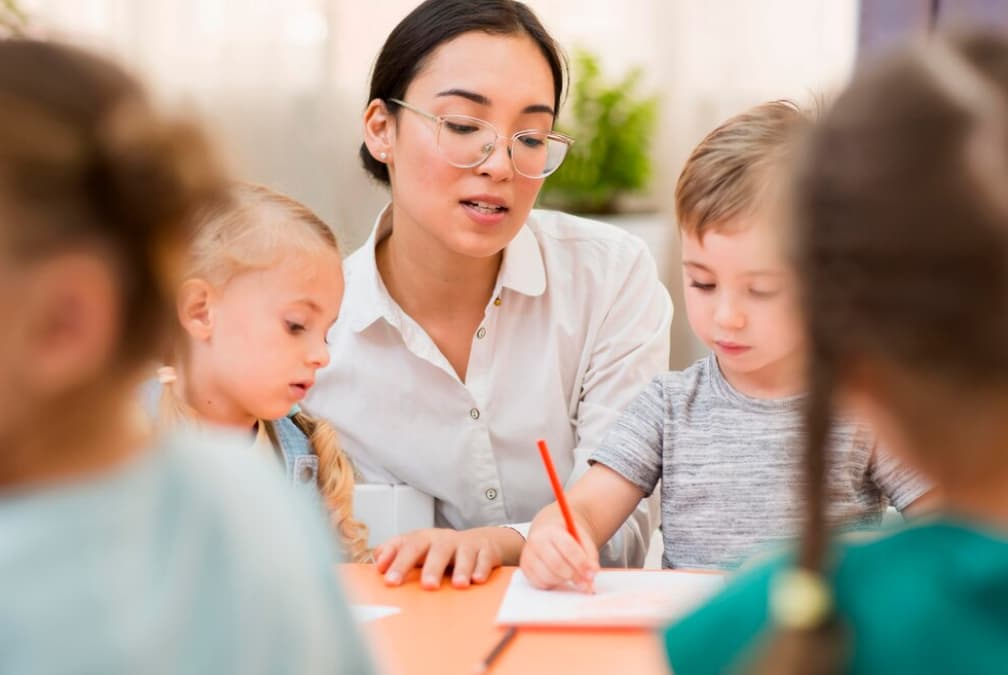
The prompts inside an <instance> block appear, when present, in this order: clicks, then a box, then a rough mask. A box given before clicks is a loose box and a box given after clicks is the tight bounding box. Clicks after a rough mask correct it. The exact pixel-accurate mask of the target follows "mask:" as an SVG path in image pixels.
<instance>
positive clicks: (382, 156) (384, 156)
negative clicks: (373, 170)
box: [378, 152, 388, 162]
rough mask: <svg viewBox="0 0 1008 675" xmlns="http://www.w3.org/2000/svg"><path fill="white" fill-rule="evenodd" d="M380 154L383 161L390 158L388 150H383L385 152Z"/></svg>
mask: <svg viewBox="0 0 1008 675" xmlns="http://www.w3.org/2000/svg"><path fill="white" fill-rule="evenodd" d="M378 156H379V157H380V158H381V161H383V162H384V161H385V160H386V159H388V153H387V152H383V153H381V154H380V155H378Z"/></svg>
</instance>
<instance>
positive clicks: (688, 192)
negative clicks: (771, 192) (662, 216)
mask: <svg viewBox="0 0 1008 675" xmlns="http://www.w3.org/2000/svg"><path fill="white" fill-rule="evenodd" d="M811 118H812V114H811V113H808V112H805V111H803V110H802V109H801V108H799V107H798V106H797V105H796V104H795V103H793V102H791V101H785V100H780V101H771V102H769V103H763V104H760V105H758V106H756V107H754V108H750V109H749V110H747V111H745V112H744V113H741V114H739V115H736V116H734V117H732V118H731V119H729V120H727V121H726V122H724V123H723V124H721V125H720V126H719V127H718V128H716V129H714V131H712V132H710V133H709V134H707V136H706V137H705V138H704V139H703V140H702V141H700V143H699V144H698V145H697V146H696V148H694V149H693V152H692V153H690V156H689V159H687V160H686V164H685V165H684V166H683V170H682V173H681V174H679V182H678V183H677V184H676V190H675V209H676V220H677V221H678V223H679V228H680V230H681V231H682V232H683V233H684V234H687V235H689V236H693V237H696V238H697V239H699V240H701V241H702V240H703V237H704V234H706V233H707V232H708V231H709V230H710V229H712V228H719V227H723V226H724V225H725V223H727V222H728V221H730V220H732V219H734V218H737V217H739V216H745V215H749V214H750V213H751V212H752V211H753V210H754V209H755V208H758V207H759V205H760V203H761V201H762V200H761V199H760V194H761V192H762V191H763V189H764V188H765V187H766V182H767V171H768V169H770V168H773V167H776V166H778V165H779V163H780V161H781V159H782V157H783V156H785V155H787V151H788V150H789V149H790V148H791V147H792V146H793V141H794V140H795V138H796V137H797V135H798V132H799V131H801V130H803V129H805V128H806V127H807V126H808V124H809V122H810V121H811Z"/></svg>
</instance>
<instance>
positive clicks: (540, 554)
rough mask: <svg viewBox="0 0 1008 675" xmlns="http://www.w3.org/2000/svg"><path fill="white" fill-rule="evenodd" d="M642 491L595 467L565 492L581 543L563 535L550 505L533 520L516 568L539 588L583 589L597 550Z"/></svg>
mask: <svg viewBox="0 0 1008 675" xmlns="http://www.w3.org/2000/svg"><path fill="white" fill-rule="evenodd" d="M644 496H645V495H644V492H643V490H641V489H640V488H639V487H637V486H636V485H635V484H634V483H632V482H630V481H629V480H627V479H626V478H624V477H623V476H621V475H620V474H618V473H616V472H615V471H613V470H612V469H610V468H608V467H606V466H604V465H602V464H594V465H592V467H591V468H589V469H588V471H587V472H586V473H585V475H584V476H582V477H581V478H580V479H579V480H578V481H577V482H576V483H575V484H574V485H573V487H571V489H570V490H568V491H567V501H568V503H569V505H570V509H571V516H572V517H573V519H574V524H575V528H576V529H577V533H578V537H579V538H580V539H581V544H578V542H577V541H576V540H575V539H574V538H573V537H572V536H571V535H570V533H569V532H568V531H567V527H566V524H565V522H564V519H563V515H562V514H561V513H560V509H559V507H558V506H557V504H556V503H555V502H554V503H552V504H550V505H549V506H547V507H545V508H544V509H543V510H542V511H540V512H539V513H538V514H537V515H536V517H535V520H533V521H532V529H531V530H530V531H529V536H528V541H527V542H526V543H525V547H524V549H522V554H521V569H522V572H524V574H525V576H526V578H527V579H528V580H529V582H530V583H531V584H532V585H533V586H536V587H538V588H555V587H557V586H561V585H563V584H566V583H568V582H570V583H573V584H574V585H575V586H577V587H579V588H581V589H583V590H587V589H588V588H590V587H591V582H592V579H593V578H594V577H595V573H596V572H597V571H598V569H599V559H598V549H599V548H600V547H602V546H604V545H605V543H606V542H607V541H609V539H610V538H611V537H612V536H613V535H614V534H615V533H616V531H617V530H619V528H620V527H621V526H622V525H623V523H624V522H625V521H626V519H627V518H629V517H630V515H631V514H633V512H634V509H635V508H636V507H637V504H638V503H639V502H640V500H641V499H643V498H644Z"/></svg>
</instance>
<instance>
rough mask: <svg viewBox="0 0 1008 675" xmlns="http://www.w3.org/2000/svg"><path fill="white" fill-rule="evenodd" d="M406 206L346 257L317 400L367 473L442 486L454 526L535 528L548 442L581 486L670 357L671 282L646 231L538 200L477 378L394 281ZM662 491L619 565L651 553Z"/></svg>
mask: <svg viewBox="0 0 1008 675" xmlns="http://www.w3.org/2000/svg"><path fill="white" fill-rule="evenodd" d="M390 214H391V209H386V210H385V211H384V212H383V213H382V214H381V215H379V217H378V220H377V223H376V225H375V228H374V231H373V232H372V234H371V236H370V238H369V239H368V240H367V242H366V243H365V244H364V246H363V247H361V249H360V250H358V251H356V252H355V253H354V254H353V255H351V256H349V257H348V258H347V260H346V262H345V274H346V294H345V296H344V299H343V306H342V309H341V311H340V318H339V320H338V321H337V322H336V324H335V325H334V326H333V328H332V331H331V332H330V334H329V350H330V354H331V362H330V364H329V365H328V366H327V367H326V368H325V369H324V370H322V371H320V372H319V374H318V380H317V383H316V385H315V387H314V388H313V389H312V390H311V392H310V394H309V397H308V400H307V402H306V408H308V409H309V410H310V411H311V412H312V413H314V414H316V415H319V416H321V417H324V418H326V419H328V420H330V421H331V422H332V423H333V424H334V425H335V427H336V429H337V430H338V432H339V434H340V438H341V441H342V444H343V447H344V448H345V449H346V451H347V453H348V454H349V455H350V457H351V459H352V460H353V461H354V463H355V466H356V468H357V470H358V471H359V473H360V474H361V476H362V477H363V479H364V482H368V483H405V484H408V485H411V486H412V487H414V488H416V489H418V490H420V491H422V492H425V493H427V494H430V495H432V496H433V497H434V499H435V522H436V524H437V525H438V526H442V527H452V528H456V529H466V528H471V527H479V526H486V525H511V526H512V527H515V528H516V529H518V530H519V531H520V532H522V533H523V534H524V533H527V527H528V522H529V521H531V519H532V518H533V516H535V514H536V513H537V512H538V511H539V510H540V509H541V508H542V507H544V506H546V505H547V504H549V503H550V502H552V501H553V500H554V497H553V493H552V491H551V489H550V484H549V481H548V479H547V476H546V473H545V471H544V469H543V465H542V460H541V459H540V457H539V452H538V450H537V448H536V440H537V439H540V438H543V439H545V440H546V441H547V443H548V444H549V447H550V451H551V454H552V455H553V461H554V464H555V465H556V469H557V472H558V474H559V475H560V478H561V480H563V481H565V482H566V483H567V484H568V485H569V484H570V483H571V482H572V481H573V480H575V479H576V478H577V477H578V476H580V475H581V474H582V473H583V472H584V471H585V470H586V469H587V466H588V465H587V460H588V457H589V455H590V454H591V452H592V451H593V450H594V449H595V447H596V445H597V444H598V443H599V442H600V440H601V438H602V435H603V433H604V432H605V431H606V429H607V427H608V426H609V425H610V424H611V423H612V422H613V421H614V419H615V418H616V416H617V414H618V413H619V411H620V410H621V409H622V408H623V407H624V406H625V405H627V404H628V403H629V402H630V401H631V400H632V399H633V398H634V397H635V396H636V394H637V393H638V392H639V391H640V390H641V389H643V387H644V386H645V385H646V384H647V383H648V382H649V381H650V379H651V378H652V377H653V376H654V375H656V374H657V373H660V372H662V371H665V370H667V368H668V358H669V327H670V324H671V320H672V302H671V300H670V298H669V295H668V292H667V291H666V289H665V288H664V286H663V285H662V284H661V282H660V281H659V280H658V276H657V272H656V268H655V263H654V260H653V259H652V257H651V255H650V253H649V252H648V251H647V248H646V247H645V245H644V243H643V242H642V241H641V240H640V239H638V238H636V237H633V236H631V235H629V234H627V233H625V232H624V231H622V230H620V229H618V228H616V227H612V226H609V225H604V224H602V223H597V222H594V221H591V220H586V219H583V218H577V217H574V216H570V215H567V214H564V213H558V212H552V211H533V212H532V214H531V215H530V217H529V219H528V221H527V223H526V224H525V226H524V227H522V229H521V230H520V231H519V233H518V235H517V236H516V237H515V238H514V240H513V241H512V242H511V243H510V244H509V245H508V246H507V248H506V249H505V252H504V259H503V262H502V265H501V269H500V272H499V275H498V279H497V284H496V287H495V290H494V293H493V296H492V297H491V299H490V301H489V303H488V304H487V307H486V311H485V314H484V320H483V322H482V323H481V324H480V327H479V328H478V329H477V331H476V332H475V334H474V335H473V336H472V350H471V352H470V356H469V364H468V368H467V370H466V380H465V382H462V381H461V380H460V379H459V378H458V376H457V374H456V373H455V371H454V369H453V368H452V367H451V365H450V364H449V363H448V361H447V359H445V357H444V355H443V354H441V352H440V350H439V349H438V348H437V346H435V344H434V342H433V341H432V340H431V339H430V337H429V336H428V335H427V333H426V332H425V331H424V330H423V329H422V328H421V327H420V326H419V325H418V324H417V323H416V322H415V321H414V320H413V319H412V318H410V317H409V316H408V315H407V314H406V313H405V312H403V311H402V309H401V308H400V307H399V306H398V305H397V304H396V302H395V301H394V300H393V299H392V298H391V296H390V295H389V294H388V292H387V290H386V289H385V286H384V284H383V283H382V280H381V276H380V274H379V272H378V268H377V266H376V264H375V245H376V243H377V242H379V241H381V239H382V238H383V237H385V236H387V235H388V234H389V232H390V231H391V222H390V220H391V217H390ZM655 494H657V491H656V492H655ZM656 504H657V502H655V503H654V504H649V503H647V501H646V500H645V501H644V502H641V504H640V505H639V506H638V508H637V511H636V512H635V513H634V514H633V516H631V518H630V519H629V520H628V521H627V522H626V523H625V524H624V526H623V527H622V529H621V530H620V531H619V532H618V533H617V534H616V536H615V537H613V539H612V540H611V541H610V542H609V543H608V544H607V545H606V547H604V548H603V550H602V551H601V554H602V562H603V564H604V565H610V566H612V565H618V566H640V565H641V564H642V563H643V560H644V555H645V554H646V552H647V545H648V543H649V539H650V535H651V533H652V531H653V529H654V526H656V524H657V520H656V509H655V506H656Z"/></svg>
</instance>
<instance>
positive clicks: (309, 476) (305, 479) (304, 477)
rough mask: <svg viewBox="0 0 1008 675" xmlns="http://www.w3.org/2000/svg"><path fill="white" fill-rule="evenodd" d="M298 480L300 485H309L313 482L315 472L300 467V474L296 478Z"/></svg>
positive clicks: (306, 467) (308, 468) (308, 467)
mask: <svg viewBox="0 0 1008 675" xmlns="http://www.w3.org/2000/svg"><path fill="white" fill-rule="evenodd" d="M298 479H299V480H300V481H301V482H302V483H310V482H312V481H313V480H315V472H314V471H312V468H311V467H310V466H304V467H301V474H300V475H299V476H298Z"/></svg>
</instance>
